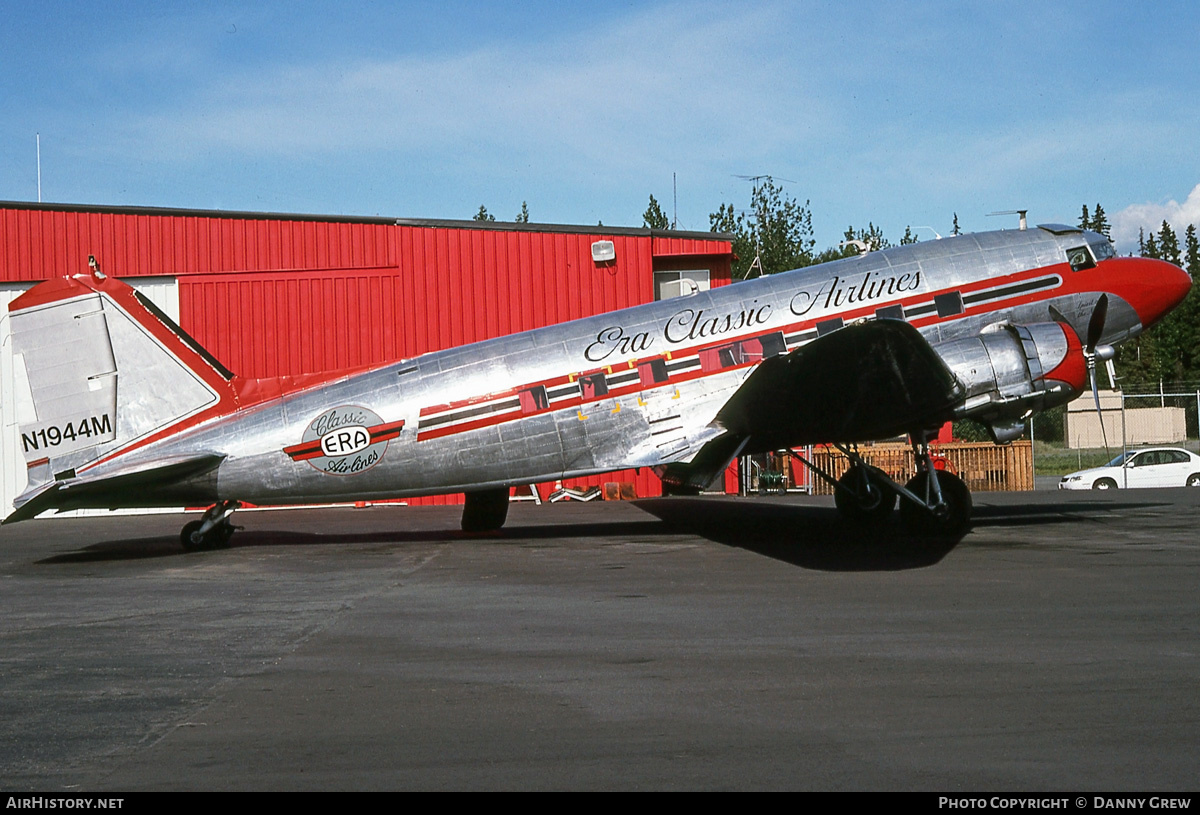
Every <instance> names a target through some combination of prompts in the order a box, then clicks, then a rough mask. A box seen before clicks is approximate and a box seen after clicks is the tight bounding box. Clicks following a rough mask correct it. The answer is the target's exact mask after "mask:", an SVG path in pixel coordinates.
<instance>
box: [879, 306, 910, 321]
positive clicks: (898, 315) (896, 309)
mask: <svg viewBox="0 0 1200 815" xmlns="http://www.w3.org/2000/svg"><path fill="white" fill-rule="evenodd" d="M875 319H876V320H903V319H904V306H902V305H900V304H899V303H896V304H895V305H892V306H884V307H883V308H877V309H875Z"/></svg>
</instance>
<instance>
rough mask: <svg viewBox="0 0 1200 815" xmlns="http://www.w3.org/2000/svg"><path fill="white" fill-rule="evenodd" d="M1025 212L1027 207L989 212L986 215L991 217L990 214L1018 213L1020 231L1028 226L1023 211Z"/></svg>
mask: <svg viewBox="0 0 1200 815" xmlns="http://www.w3.org/2000/svg"><path fill="white" fill-rule="evenodd" d="M1027 212H1029V210H1027V209H1006V210H1002V211H1000V212H989V213H988V217H991V216H992V215H1020V216H1021V225H1020V227H1018V228H1019V229H1020V230H1021V231H1022V232H1024V231H1025V230H1026V229H1028V228H1029V222H1028V221H1026V220H1025V213H1027Z"/></svg>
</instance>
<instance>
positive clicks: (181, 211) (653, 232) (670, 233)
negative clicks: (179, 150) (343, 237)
mask: <svg viewBox="0 0 1200 815" xmlns="http://www.w3.org/2000/svg"><path fill="white" fill-rule="evenodd" d="M0 209H24V210H33V211H42V212H89V213H97V214H107V215H159V216H165V217H192V218H233V219H239V220H255V221H325V222H329V223H352V224H381V225H386V224H394V225H397V226H416V227H432V228H442V229H486V230H500V231H505V232H560V233H566V234H586V235H629V236H644V237H660V238H683V239H685V240H707V241H712V240H717V241H732V240H733V236H732V235H729V234H727V233H724V232H685V231H676V230H671V229H650V228H648V227H632V226H606V225H596V226H585V225H582V224H539V223H514V222H511V221H475V220H461V221H460V220H453V219H439V218H395V217H384V216H379V215H375V216H369V215H320V214H310V213H296V212H248V211H242V210H224V209H185V208H177V207H145V206H107V205H101V204H62V203H39V202H36V201H0Z"/></svg>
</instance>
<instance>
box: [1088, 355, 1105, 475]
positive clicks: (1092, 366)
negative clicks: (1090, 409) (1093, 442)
mask: <svg viewBox="0 0 1200 815" xmlns="http://www.w3.org/2000/svg"><path fill="white" fill-rule="evenodd" d="M1088 373H1089V374H1090V375H1091V377H1092V399H1094V400H1095V401H1096V418H1097V419H1099V420H1100V438H1102V439H1103V440H1104V455H1105V456H1108V455H1109V449H1108V431H1107V430H1105V429H1104V413H1103V412H1101V410H1100V388H1099V387H1098V386H1097V384H1096V355H1095V354H1092V355H1090V356H1089V358H1088Z"/></svg>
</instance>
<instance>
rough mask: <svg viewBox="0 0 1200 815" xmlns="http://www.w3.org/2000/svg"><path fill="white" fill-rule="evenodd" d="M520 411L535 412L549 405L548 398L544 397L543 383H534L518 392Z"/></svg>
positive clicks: (544, 388)
mask: <svg viewBox="0 0 1200 815" xmlns="http://www.w3.org/2000/svg"><path fill="white" fill-rule="evenodd" d="M519 398H520V400H521V412H522V413H536V412H537V411H539V410H545V409H546V408H548V407H550V400H549V399H548V398H547V397H546V386H545V385H534V386H533V387H532V388H525V389H524V390H523V391H521V392H520V394H519Z"/></svg>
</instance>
